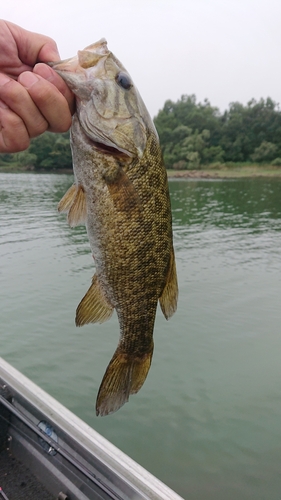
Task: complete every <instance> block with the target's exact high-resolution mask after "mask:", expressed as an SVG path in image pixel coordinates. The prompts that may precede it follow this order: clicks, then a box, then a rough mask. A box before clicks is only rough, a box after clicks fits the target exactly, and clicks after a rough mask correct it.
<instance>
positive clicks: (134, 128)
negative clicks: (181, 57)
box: [51, 39, 178, 416]
mask: <svg viewBox="0 0 281 500" xmlns="http://www.w3.org/2000/svg"><path fill="white" fill-rule="evenodd" d="M51 66H52V67H53V69H55V70H56V71H57V72H58V73H59V74H60V75H61V77H62V78H63V79H64V80H65V82H66V83H67V84H68V86H69V87H70V89H71V90H72V91H73V93H74V94H75V97H76V112H75V114H74V116H73V121H72V126H71V149H72V157H73V169H74V177H75V184H74V185H73V186H72V187H71V188H70V189H69V190H68V191H67V193H66V194H65V195H64V197H63V198H62V200H61V201H60V203H59V207H58V209H59V211H60V212H66V213H68V222H69V224H70V226H72V227H74V226H76V225H78V224H86V228H87V233H88V237H89V241H90V246H91V250H92V253H93V257H94V259H95V265H96V274H95V275H94V277H93V280H92V284H91V286H90V288H89V290H88V291H87V293H86V295H85V296H84V297H83V299H82V300H81V302H80V304H79V305H78V307H77V311H76V325H77V326H82V325H84V324H87V323H95V322H100V323H102V322H104V321H106V320H107V319H109V318H110V316H111V315H112V312H113V310H114V309H116V312H117V315H118V320H119V324H120V339H119V343H118V346H117V349H116V351H115V353H114V355H113V357H112V359H111V361H110V363H109V365H108V367H107V369H106V372H105V374H104V377H103V379H102V382H101V385H100V388H99V392H98V396H97V402H96V413H97V415H102V416H103V415H108V414H110V413H113V412H115V411H116V410H118V409H119V408H120V407H121V406H122V405H123V404H124V403H126V402H127V401H128V399H129V395H130V394H135V393H137V392H138V391H139V389H140V388H141V387H142V385H143V383H144V381H145V379H146V376H147V373H148V371H149V368H150V364H151V359H152V354H153V328H154V322H155V314H156V308H157V303H158V300H159V303H160V306H161V309H162V311H163V314H164V316H165V317H166V319H169V318H170V317H171V316H172V314H173V313H174V312H175V310H176V306H177V297H178V286H177V275H176V265H175V257H174V249H173V236H172V218H171V206H170V197H169V191H168V181H167V174H166V169H165V166H164V163H163V159H162V154H161V148H160V144H159V140H158V135H157V132H156V129H155V127H154V124H153V122H152V120H151V118H150V116H149V114H148V112H147V110H146V107H145V105H144V103H143V101H142V99H141V97H140V95H139V93H138V91H137V89H136V87H135V85H134V83H133V81H132V79H131V77H130V75H129V74H128V72H127V71H126V69H125V68H124V67H123V65H122V64H121V63H120V62H119V61H118V59H117V58H116V57H115V56H114V55H113V54H112V53H111V52H110V51H109V50H108V48H107V43H106V41H105V40H104V39H102V40H100V41H99V42H97V43H94V44H92V45H90V46H89V47H86V48H85V49H84V50H82V51H79V52H78V55H77V56H75V57H73V58H71V59H67V60H65V61H61V62H59V63H51Z"/></svg>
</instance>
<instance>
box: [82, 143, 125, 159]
mask: <svg viewBox="0 0 281 500" xmlns="http://www.w3.org/2000/svg"><path fill="white" fill-rule="evenodd" d="M91 142H92V144H93V146H94V148H95V149H97V150H98V151H100V152H101V153H104V154H107V155H111V156H114V157H117V158H123V159H129V158H130V156H129V155H128V154H126V153H124V152H123V151H120V150H119V149H117V148H114V147H113V146H107V145H106V144H103V143H102V142H97V141H91Z"/></svg>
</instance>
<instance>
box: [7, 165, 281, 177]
mask: <svg viewBox="0 0 281 500" xmlns="http://www.w3.org/2000/svg"><path fill="white" fill-rule="evenodd" d="M0 173H7V174H11V173H13V174H22V173H33V174H58V175H61V174H66V175H73V170H72V169H68V168H67V169H53V170H51V169H41V170H35V169H33V168H31V167H9V166H0ZM167 175H168V178H169V179H183V180H184V179H199V180H200V179H210V180H216V179H241V178H243V179H247V178H248V179H254V178H261V177H263V178H264V177H265V178H266V177H267V178H274V177H276V178H281V168H280V167H272V166H271V165H268V166H267V165H265V166H257V165H252V166H241V167H232V168H226V167H225V168H223V167H222V168H214V169H211V168H206V169H202V170H167Z"/></svg>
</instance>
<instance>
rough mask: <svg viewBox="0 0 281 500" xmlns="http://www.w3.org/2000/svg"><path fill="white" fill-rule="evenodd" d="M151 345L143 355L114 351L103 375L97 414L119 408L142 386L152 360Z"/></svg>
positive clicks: (104, 413) (107, 412)
mask: <svg viewBox="0 0 281 500" xmlns="http://www.w3.org/2000/svg"><path fill="white" fill-rule="evenodd" d="M152 354H153V346H152V349H151V351H150V352H148V353H146V354H144V355H143V356H133V355H129V354H124V353H122V352H120V351H119V352H118V349H117V350H116V351H115V353H114V355H113V357H112V360H111V361H110V363H109V365H108V367H107V369H106V372H105V374H104V376H103V379H102V382H101V385H100V388H99V392H98V396H97V402H96V413H97V415H101V416H102V417H103V416H104V415H109V414H110V413H114V412H115V411H117V410H119V408H121V406H123V405H124V404H125V403H127V401H128V400H129V396H130V394H135V393H136V392H138V391H139V390H140V388H141V387H142V385H143V383H144V381H145V379H146V377H147V374H148V371H149V368H150V365H151V360H152Z"/></svg>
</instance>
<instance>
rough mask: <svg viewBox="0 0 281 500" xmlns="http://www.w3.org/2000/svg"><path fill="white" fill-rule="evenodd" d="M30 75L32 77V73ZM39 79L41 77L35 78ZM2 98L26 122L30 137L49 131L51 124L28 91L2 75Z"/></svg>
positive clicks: (0, 83)
mask: <svg viewBox="0 0 281 500" xmlns="http://www.w3.org/2000/svg"><path fill="white" fill-rule="evenodd" d="M28 74H30V75H32V73H29V72H28ZM35 78H36V79H39V77H35ZM0 98H1V99H2V101H4V102H5V104H6V105H7V106H8V107H9V108H10V109H11V111H13V112H14V113H16V114H17V115H18V116H19V117H20V118H21V120H22V121H23V122H24V124H25V127H26V129H27V132H28V134H29V137H36V136H38V135H39V134H42V133H43V132H45V130H47V129H48V127H49V123H48V121H47V120H46V119H45V117H44V116H43V115H42V113H41V112H40V111H39V109H38V107H37V106H36V104H35V103H34V102H33V100H32V98H31V97H30V95H29V93H28V91H27V90H26V89H25V88H24V87H23V86H22V85H21V84H20V83H18V82H16V81H15V80H12V79H9V78H8V77H7V76H6V75H3V74H0Z"/></svg>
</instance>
